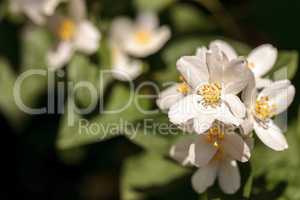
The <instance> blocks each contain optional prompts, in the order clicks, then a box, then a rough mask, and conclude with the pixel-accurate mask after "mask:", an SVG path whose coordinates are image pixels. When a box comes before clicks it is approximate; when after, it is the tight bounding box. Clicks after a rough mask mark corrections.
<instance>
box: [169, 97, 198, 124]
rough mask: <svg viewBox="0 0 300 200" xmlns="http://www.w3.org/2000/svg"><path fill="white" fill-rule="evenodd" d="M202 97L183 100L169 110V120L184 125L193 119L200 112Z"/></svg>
mask: <svg viewBox="0 0 300 200" xmlns="http://www.w3.org/2000/svg"><path fill="white" fill-rule="evenodd" d="M199 101H201V97H200V96H199V95H195V94H192V95H188V96H186V97H184V98H183V99H182V100H180V101H179V102H177V103H176V104H174V105H173V106H171V108H170V110H169V113H168V115H169V119H170V121H171V122H172V123H174V124H184V123H186V122H187V121H188V120H190V119H193V118H194V117H195V116H197V114H198V112H199V108H198V107H199V104H198V102H199Z"/></svg>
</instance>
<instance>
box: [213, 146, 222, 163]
mask: <svg viewBox="0 0 300 200" xmlns="http://www.w3.org/2000/svg"><path fill="white" fill-rule="evenodd" d="M223 155H224V150H223V149H222V148H218V150H217V152H216V154H215V155H214V157H213V158H212V159H213V160H215V161H217V160H221V159H222V158H223Z"/></svg>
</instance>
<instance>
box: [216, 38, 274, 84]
mask: <svg viewBox="0 0 300 200" xmlns="http://www.w3.org/2000/svg"><path fill="white" fill-rule="evenodd" d="M210 45H217V46H218V47H219V48H220V49H221V50H222V51H223V52H224V53H225V54H226V56H227V57H228V59H229V60H232V59H235V58H237V57H238V55H237V53H236V51H235V50H234V49H233V47H232V46H230V45H229V44H228V43H227V42H225V41H222V40H215V41H213V42H211V44H210ZM276 60H277V49H276V48H275V47H273V46H272V45H271V44H263V45H260V46H258V47H256V48H255V49H253V50H252V51H251V52H250V53H249V55H248V56H247V61H248V67H249V68H250V69H251V71H252V72H253V74H254V76H255V78H256V87H257V88H263V87H266V86H269V85H271V84H272V81H271V80H270V79H267V78H263V76H264V75H266V74H267V73H268V72H269V71H270V70H271V69H272V67H273V66H274V64H275V63H276Z"/></svg>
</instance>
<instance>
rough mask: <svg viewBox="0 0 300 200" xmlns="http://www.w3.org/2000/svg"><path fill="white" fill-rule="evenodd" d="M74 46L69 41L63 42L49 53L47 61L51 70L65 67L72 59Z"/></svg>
mask: <svg viewBox="0 0 300 200" xmlns="http://www.w3.org/2000/svg"><path fill="white" fill-rule="evenodd" d="M72 54H73V47H72V45H71V43H69V42H61V43H59V44H58V46H57V48H56V49H55V50H54V51H50V52H49V53H48V55H47V61H48V65H49V69H50V70H56V69H58V68H60V67H63V66H64V65H65V64H67V62H68V61H69V60H70V59H71V56H72Z"/></svg>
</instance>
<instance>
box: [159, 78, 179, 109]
mask: <svg viewBox="0 0 300 200" xmlns="http://www.w3.org/2000/svg"><path fill="white" fill-rule="evenodd" d="M178 86H179V84H178V83H176V84H174V85H172V86H170V87H168V88H167V89H165V90H163V91H162V92H161V93H160V94H159V96H158V99H157V100H156V104H157V106H158V107H159V108H160V109H162V110H167V109H169V108H170V107H171V106H172V105H174V104H175V103H177V102H178V101H179V100H180V99H182V98H183V97H184V95H183V94H181V93H180V92H178V91H177V88H178Z"/></svg>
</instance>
